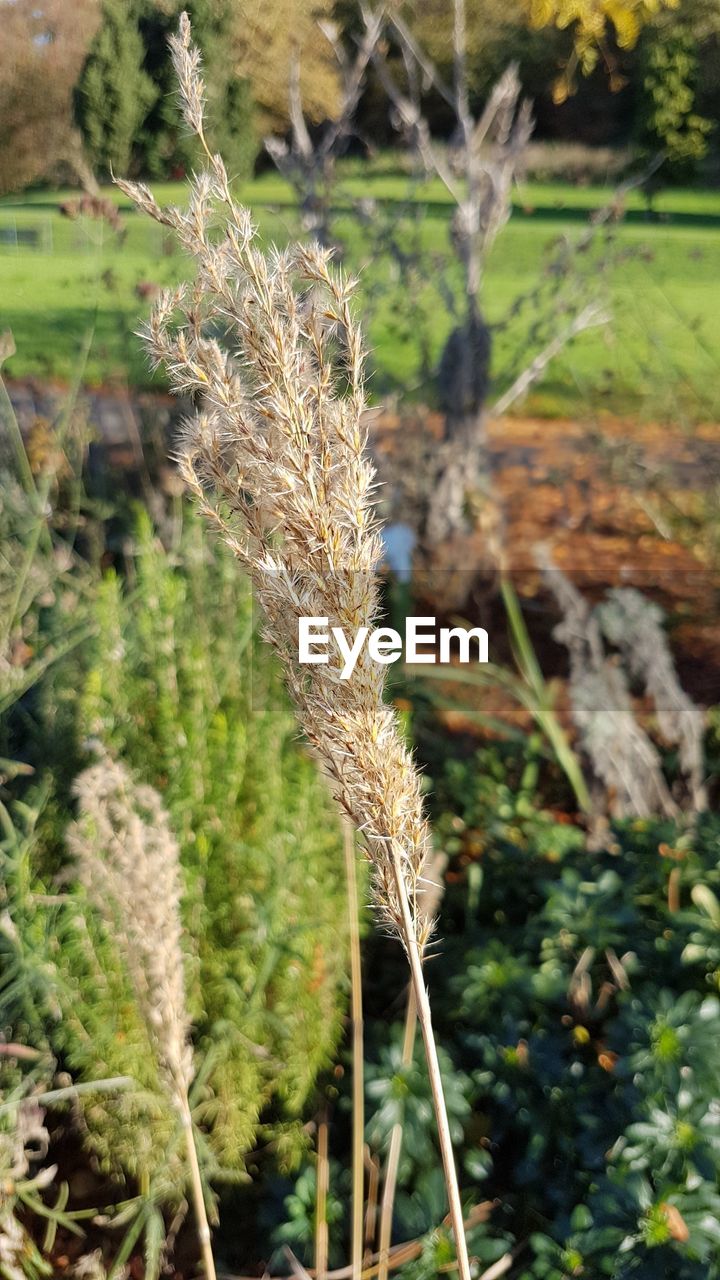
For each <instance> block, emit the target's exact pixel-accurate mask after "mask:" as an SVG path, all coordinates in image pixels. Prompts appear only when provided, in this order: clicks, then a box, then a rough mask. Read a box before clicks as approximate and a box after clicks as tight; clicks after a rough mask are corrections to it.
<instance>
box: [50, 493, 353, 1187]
mask: <svg viewBox="0 0 720 1280" xmlns="http://www.w3.org/2000/svg"><path fill="white" fill-rule="evenodd" d="M134 569H135V586H134V590H133V591H132V592H126V591H125V590H124V589H123V586H122V584H121V582H120V581H119V580H118V579H117V578H115V577H114V576H112V575H111V576H109V577H108V578H107V579H106V581H105V582H104V583H103V585H102V587H101V590H100V594H99V599H98V605H97V625H98V635H97V641H96V643H95V646H94V658H93V661H92V664H91V668H90V670H89V673H88V675H87V678H86V681H85V687H84V691H83V693H82V697H81V700H80V712H79V714H80V719H81V729H82V732H83V733H85V735H86V736H87V737H88V738H89V739H90V740H92V738H94V737H97V738H99V739H101V740H102V741H103V743H104V744H105V745H106V746H107V747H108V748H109V749H110V751H111V752H114V753H116V754H117V755H118V757H120V758H122V759H123V761H124V762H125V763H126V764H127V765H128V766H129V767H130V768H131V769H133V771H134V773H135V775H136V776H137V777H138V778H139V779H140V780H142V781H145V782H148V783H150V784H152V785H153V786H155V787H156V788H158V790H159V791H160V792H161V794H162V796H163V803H164V805H165V807H166V808H167V810H168V812H169V814H170V817H171V821H172V824H173V828H174V830H175V833H176V835H177V837H178V839H179V841H180V845H181V851H182V861H183V868H184V872H185V876H186V898H185V903H184V916H185V924H186V927H187V933H188V939H189V941H190V943H191V946H190V948H189V955H188V982H189V986H190V992H189V996H190V1006H191V1012H192V1014H193V1018H194V1024H195V1042H196V1053H197V1056H198V1058H199V1060H200V1061H201V1062H203V1061H204V1066H203V1067H201V1072H200V1074H201V1076H202V1078H203V1088H202V1089H199V1090H198V1091H197V1098H196V1100H195V1101H196V1107H195V1115H196V1119H197V1120H198V1122H199V1123H201V1124H202V1125H203V1126H205V1127H206V1128H207V1129H208V1130H209V1132H210V1137H211V1144H212V1148H213V1150H214V1152H215V1155H216V1157H217V1158H218V1159H219V1160H221V1161H222V1163H223V1164H224V1165H225V1166H228V1167H230V1168H231V1169H233V1168H234V1169H238V1168H242V1163H243V1157H244V1155H245V1154H246V1153H247V1152H248V1151H249V1150H250V1148H251V1146H252V1144H253V1142H254V1139H255V1137H256V1134H257V1131H258V1122H259V1117H260V1113H261V1111H262V1110H263V1108H264V1107H265V1106H266V1105H267V1104H268V1103H269V1101H270V1099H273V1100H274V1106H275V1110H276V1113H277V1118H278V1121H279V1123H280V1125H281V1127H282V1125H283V1123H284V1122H287V1121H289V1120H290V1121H291V1120H292V1118H293V1117H295V1116H297V1114H298V1112H299V1109H300V1107H301V1106H302V1103H303V1101H304V1099H305V1097H306V1096H307V1093H308V1090H309V1089H310V1087H311V1085H312V1083H313V1081H314V1078H315V1075H316V1073H317V1070H318V1068H319V1066H321V1065H322V1064H324V1063H325V1062H326V1061H327V1060H328V1057H329V1055H330V1053H331V1051H332V1049H333V1047H334V1044H335V1040H336V1036H337V1032H338V1027H339V1016H340V1007H339V1006H340V1001H339V991H340V988H341V986H342V982H343V976H342V975H343V968H344V951H345V931H344V913H345V908H344V901H345V899H344V887H343V881H342V872H341V868H342V857H341V853H340V845H339V834H338V826H337V823H336V821H335V819H334V816H333V812H332V808H331V805H330V802H329V799H328V798H327V796H326V793H325V789H324V786H323V784H322V783H321V781H320V779H319V778H318V776H317V774H316V771H315V768H314V766H313V764H312V763H311V761H310V760H309V759H308V758H307V757H306V755H305V753H304V751H303V750H302V749H301V748H300V747H299V746H298V744H297V742H296V741H295V726H294V721H293V717H292V714H291V711H290V708H289V706H288V703H287V700H286V698H285V695H284V693H283V691H282V689H281V687H280V685H279V677H278V675H277V673H276V669H275V666H274V664H273V661H272V660H271V658H270V656H269V654H268V653H267V651H266V647H265V646H264V645H263V644H261V642H260V641H259V640H258V639H257V637H256V632H255V625H254V618H253V606H252V598H251V594H250V590H249V587H248V585H247V584H246V583H245V581H244V580H243V578H242V576H241V575H240V574H239V573H238V571H237V569H236V567H235V566H234V565H233V564H232V563H231V562H230V561H229V560H228V558H227V557H223V556H221V555H218V556H215V557H213V556H212V555H210V553H209V552H208V551H207V549H206V547H205V546H204V544H203V542H202V540H201V537H200V531H199V530H198V529H196V528H195V526H194V525H192V524H191V525H190V526H189V527H188V528H187V529H186V531H185V534H184V536H183V539H182V542H181V545H180V547H179V548H178V549H177V550H176V552H175V553H174V555H172V556H170V555H168V554H167V553H166V552H165V551H164V550H163V549H162V547H161V545H160V544H159V542H158V541H157V540H156V539H155V537H154V535H153V531H152V529H151V527H150V524H149V521H148V519H147V517H145V516H143V517H142V518H141V519H140V523H139V530H138V540H137V546H136V558H135V561H134ZM71 915H72V916H74V918H75V920H76V925H77V929H78V930H80V931H81V933H80V934H79V935H78V937H77V939H76V940H75V941H74V942H73V945H67V946H63V947H62V948H61V950H60V956H59V959H58V963H59V964H60V965H61V966H66V972H65V974H64V975H63V977H64V980H65V981H66V982H67V983H68V984H69V985H70V987H71V988H72V991H73V995H72V1001H71V1008H68V1009H65V1010H64V1013H65V1022H64V1024H63V1033H62V1034H63V1037H64V1048H65V1052H66V1053H67V1054H68V1056H69V1057H70V1059H71V1060H72V1062H73V1064H74V1066H75V1068H76V1069H77V1070H81V1071H82V1074H83V1076H84V1077H85V1078H90V1077H92V1076H94V1075H95V1076H96V1075H98V1073H99V1070H100V1066H101V1063H102V1064H104V1065H102V1074H108V1070H110V1071H113V1070H115V1069H116V1065H119V1063H120V1060H121V1059H123V1060H125V1067H124V1070H125V1071H126V1072H128V1073H129V1074H134V1073H135V1070H139V1071H140V1075H139V1076H138V1078H139V1079H140V1080H141V1081H143V1083H144V1085H145V1086H146V1087H147V1089H148V1091H149V1093H150V1094H152V1095H153V1096H154V1095H155V1092H156V1091H155V1087H154V1084H153V1082H152V1081H150V1080H149V1079H148V1078H147V1076H148V1072H149V1071H150V1067H149V1066H148V1065H145V1066H144V1068H143V1059H144V1049H143V1045H142V1042H141V1041H142V1037H141V1032H140V1028H139V1026H138V1020H137V1015H136V1012H135V1010H134V1006H133V1002H132V1001H131V1000H130V999H129V998H128V996H127V993H126V992H125V991H124V988H123V989H122V990H121V989H120V988H121V987H122V983H123V981H124V979H123V978H121V977H120V976H119V975H118V974H117V973H116V972H114V970H113V961H112V959H110V958H108V955H107V953H106V951H105V950H104V948H103V943H102V939H101V938H100V937H98V936H97V932H96V926H95V925H94V924H93V923H92V921H91V920H88V917H87V914H86V913H85V912H84V911H82V912H81V904H80V901H79V900H78V899H75V905H74V909H73V912H72V913H71ZM81 942H82V945H80V943H81ZM116 968H117V965H115V969H116ZM118 1033H121V1035H122V1040H121V1042H120V1044H119V1045H118V1044H117V1035H118ZM114 1038H115V1039H114ZM125 1055H126V1056H125ZM111 1059H112V1065H111ZM123 1105H126V1104H124V1103H123ZM89 1119H90V1121H91V1120H92V1117H90V1118H89ZM96 1140H97V1142H99V1143H101V1144H102V1146H103V1153H104V1154H105V1156H109V1155H110V1153H111V1151H114V1152H115V1155H116V1156H117V1155H118V1154H119V1153H122V1160H123V1162H127V1161H128V1160H129V1159H131V1154H132V1151H133V1150H134V1149H135V1144H136V1143H142V1141H143V1139H142V1135H141V1134H139V1133H138V1132H137V1130H136V1128H135V1127H134V1126H133V1125H131V1124H129V1123H128V1121H127V1118H126V1117H123V1118H122V1121H121V1122H120V1121H119V1122H118V1125H117V1128H115V1127H112V1126H110V1123H109V1118H108V1109H107V1107H105V1108H104V1114H103V1116H102V1117H98V1124H97V1126H96ZM157 1144H158V1139H157V1133H154V1134H153V1138H152V1146H153V1148H154V1150H155V1151H156V1152H157V1150H158V1145H157ZM284 1144H285V1148H287V1146H288V1135H287V1133H285V1134H284ZM147 1157H148V1160H149V1161H150V1162H151V1163H152V1152H151V1151H148V1153H147Z"/></svg>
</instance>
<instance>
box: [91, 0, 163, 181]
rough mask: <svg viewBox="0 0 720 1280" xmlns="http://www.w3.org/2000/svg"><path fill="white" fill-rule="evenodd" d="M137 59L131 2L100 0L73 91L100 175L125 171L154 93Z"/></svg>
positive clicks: (140, 54) (139, 40)
mask: <svg viewBox="0 0 720 1280" xmlns="http://www.w3.org/2000/svg"><path fill="white" fill-rule="evenodd" d="M143 57H144V48H143V41H142V36H141V35H140V31H139V30H138V9H137V4H136V3H129V2H128V0H103V8H102V18H101V23H100V29H99V31H98V33H97V35H96V36H95V39H94V40H93V43H92V45H91V46H90V51H89V53H88V56H87V59H86V61H85V65H84V67H83V70H82V73H81V75H80V79H79V81H78V85H77V89H76V108H77V117H78V123H79V125H80V128H81V129H82V133H83V138H84V140H85V145H86V147H87V150H88V153H89V155H90V159H91V161H92V164H93V167H94V168H95V169H96V170H97V171H98V172H101V173H103V174H107V173H108V172H109V171H110V170H115V172H117V173H127V172H128V169H129V167H130V161H131V157H132V153H133V144H134V140H135V136H136V134H137V132H138V130H139V128H140V126H141V124H142V122H143V120H144V119H145V116H146V114H147V112H148V109H149V107H150V105H151V103H152V102H153V100H154V99H155V97H156V95H157V90H156V88H155V86H154V85H153V83H152V81H151V79H150V77H149V76H148V75H147V73H146V72H145V71H144V69H143Z"/></svg>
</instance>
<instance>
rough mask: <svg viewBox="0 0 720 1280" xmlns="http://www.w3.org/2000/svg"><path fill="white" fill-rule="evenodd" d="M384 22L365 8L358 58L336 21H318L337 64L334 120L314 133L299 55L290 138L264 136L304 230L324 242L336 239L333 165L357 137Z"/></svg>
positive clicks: (292, 71)
mask: <svg viewBox="0 0 720 1280" xmlns="http://www.w3.org/2000/svg"><path fill="white" fill-rule="evenodd" d="M383 21H384V16H383V12H382V10H381V9H378V11H377V12H372V11H370V10H368V11H367V14H366V21H365V26H364V30H363V32H362V34H361V36H360V38H359V40H358V43H357V47H356V50H355V55H354V57H351V56H350V55H348V53H347V51H346V49H345V47H344V45H343V43H342V40H341V39H340V35H339V32H338V30H337V28H336V27H335V24H334V23H332V22H319V23H318V29H319V31H320V32H321V34H322V35H323V36H324V38H325V39H326V40H328V41H329V43H330V45H331V46H332V49H333V52H334V54H335V58H336V61H337V65H338V73H339V78H340V101H339V105H338V110H337V113H336V115H335V117H334V119H332V120H328V121H326V122H325V124H324V125H322V126H321V127H320V129H319V130H318V132H317V134H316V136H315V137H313V136H312V135H311V133H310V130H309V128H308V125H307V122H306V120H305V114H304V111H303V104H302V95H301V92H300V57H299V54H297V53H296V54H295V55H294V56H293V59H292V62H291V66H290V78H289V115H290V136H289V138H287V139H285V138H278V137H274V136H271V137H267V138H266V139H265V147H266V149H267V152H268V154H269V156H270V157H271V159H272V160H273V161H274V163H275V165H276V166H277V168H278V169H279V171H280V173H281V174H282V175H283V177H284V178H286V179H287V181H288V182H289V183H290V185H291V186H292V188H293V190H294V192H295V195H296V197H297V201H298V204H299V207H300V212H301V218H302V225H303V228H304V230H305V231H307V232H309V233H310V234H311V235H312V236H313V238H314V239H316V240H318V241H319V242H320V244H322V245H325V246H328V245H330V244H331V242H332V237H331V232H330V217H331V205H332V195H333V190H334V187H335V177H336V174H335V164H336V161H337V159H338V157H339V156H341V155H342V154H343V153H344V152H345V150H346V148H347V146H348V143H349V141H350V139H351V138H352V136H353V132H354V121H355V112H356V110H357V105H358V102H359V100H360V95H361V93H362V90H363V85H364V83H365V74H366V71H367V68H368V65H369V63H370V60H371V58H372V55H373V51H374V49H375V47H376V45H377V42H378V40H379V38H380V33H381V31H382V27H383Z"/></svg>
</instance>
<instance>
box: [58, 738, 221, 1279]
mask: <svg viewBox="0 0 720 1280" xmlns="http://www.w3.org/2000/svg"><path fill="white" fill-rule="evenodd" d="M74 790H75V795H76V796H77V799H78V803H79V817H78V820H77V822H75V823H73V824H71V826H70V828H69V830H68V834H67V842H68V847H69V848H70V850H71V852H72V853H73V854H74V856H75V859H76V864H77V871H78V878H79V880H80V882H81V884H83V885H84V887H85V889H86V891H87V895H88V898H89V900H90V902H91V904H92V906H93V907H94V908H95V910H96V911H97V912H98V915H99V916H100V918H101V919H102V920H103V922H104V923H105V925H106V927H107V929H108V932H109V933H110V935H111V936H112V937H113V939H114V941H115V943H116V945H117V947H118V950H119V952H120V954H121V956H122V959H123V962H124V964H125V967H126V969H127V972H128V975H129V977H130V980H131V982H132V985H133V988H134V991H135V996H136V999H137V1002H138V1007H139V1009H140V1011H141V1013H142V1015H143V1017H144V1019H145V1023H146V1026H147V1028H148V1032H149V1034H150V1037H151V1040H152V1043H153V1044H154V1047H155V1052H156V1054H157V1061H158V1066H159V1068H160V1072H161V1076H162V1079H163V1080H164V1083H165V1086H166V1088H167V1089H168V1092H169V1094H170V1097H171V1098H172V1100H173V1103H174V1104H175V1106H176V1107H177V1110H178V1113H179V1115H180V1119H181V1121H182V1125H183V1130H184V1133H185V1143H186V1149H187V1156H188V1165H189V1170H190V1177H191V1183H192V1194H193V1202H194V1205H195V1213H196V1217H197V1221H198V1234H199V1239H200V1245H201V1249H202V1254H203V1263H204V1267H205V1273H206V1276H207V1277H208V1280H214V1277H215V1268H214V1262H213V1257H212V1251H211V1248H210V1228H209V1225H208V1220H207V1213H206V1209H205V1200H204V1194H203V1188H202V1179H201V1174H200V1167H199V1162H198V1157H197V1149H196V1146H195V1139H194V1136H193V1131H192V1117H191V1113H190V1103H189V1098H188V1091H189V1089H190V1084H191V1082H192V1076H193V1061H192V1049H191V1046H190V1015H189V1013H188V1011H187V1005H186V1002H185V981H184V964H183V952H182V924H181V920H180V899H181V878H180V850H179V847H178V844H177V841H176V839H175V836H174V835H173V833H172V831H171V829H170V823H169V819H168V816H167V813H166V812H165V810H164V808H163V805H162V801H161V799H160V796H159V795H158V793H157V791H155V790H154V788H153V787H147V786H138V785H135V784H134V782H133V780H132V778H131V777H130V775H129V773H128V771H127V770H126V769H125V768H124V767H123V766H122V765H121V764H118V763H115V762H114V761H112V760H110V759H109V758H107V757H106V758H103V759H102V760H100V761H99V762H98V763H97V764H94V765H92V766H91V767H90V768H89V769H85V770H84V772H83V773H81V774H80V775H79V777H78V778H77V779H76V780H75V788H74Z"/></svg>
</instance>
